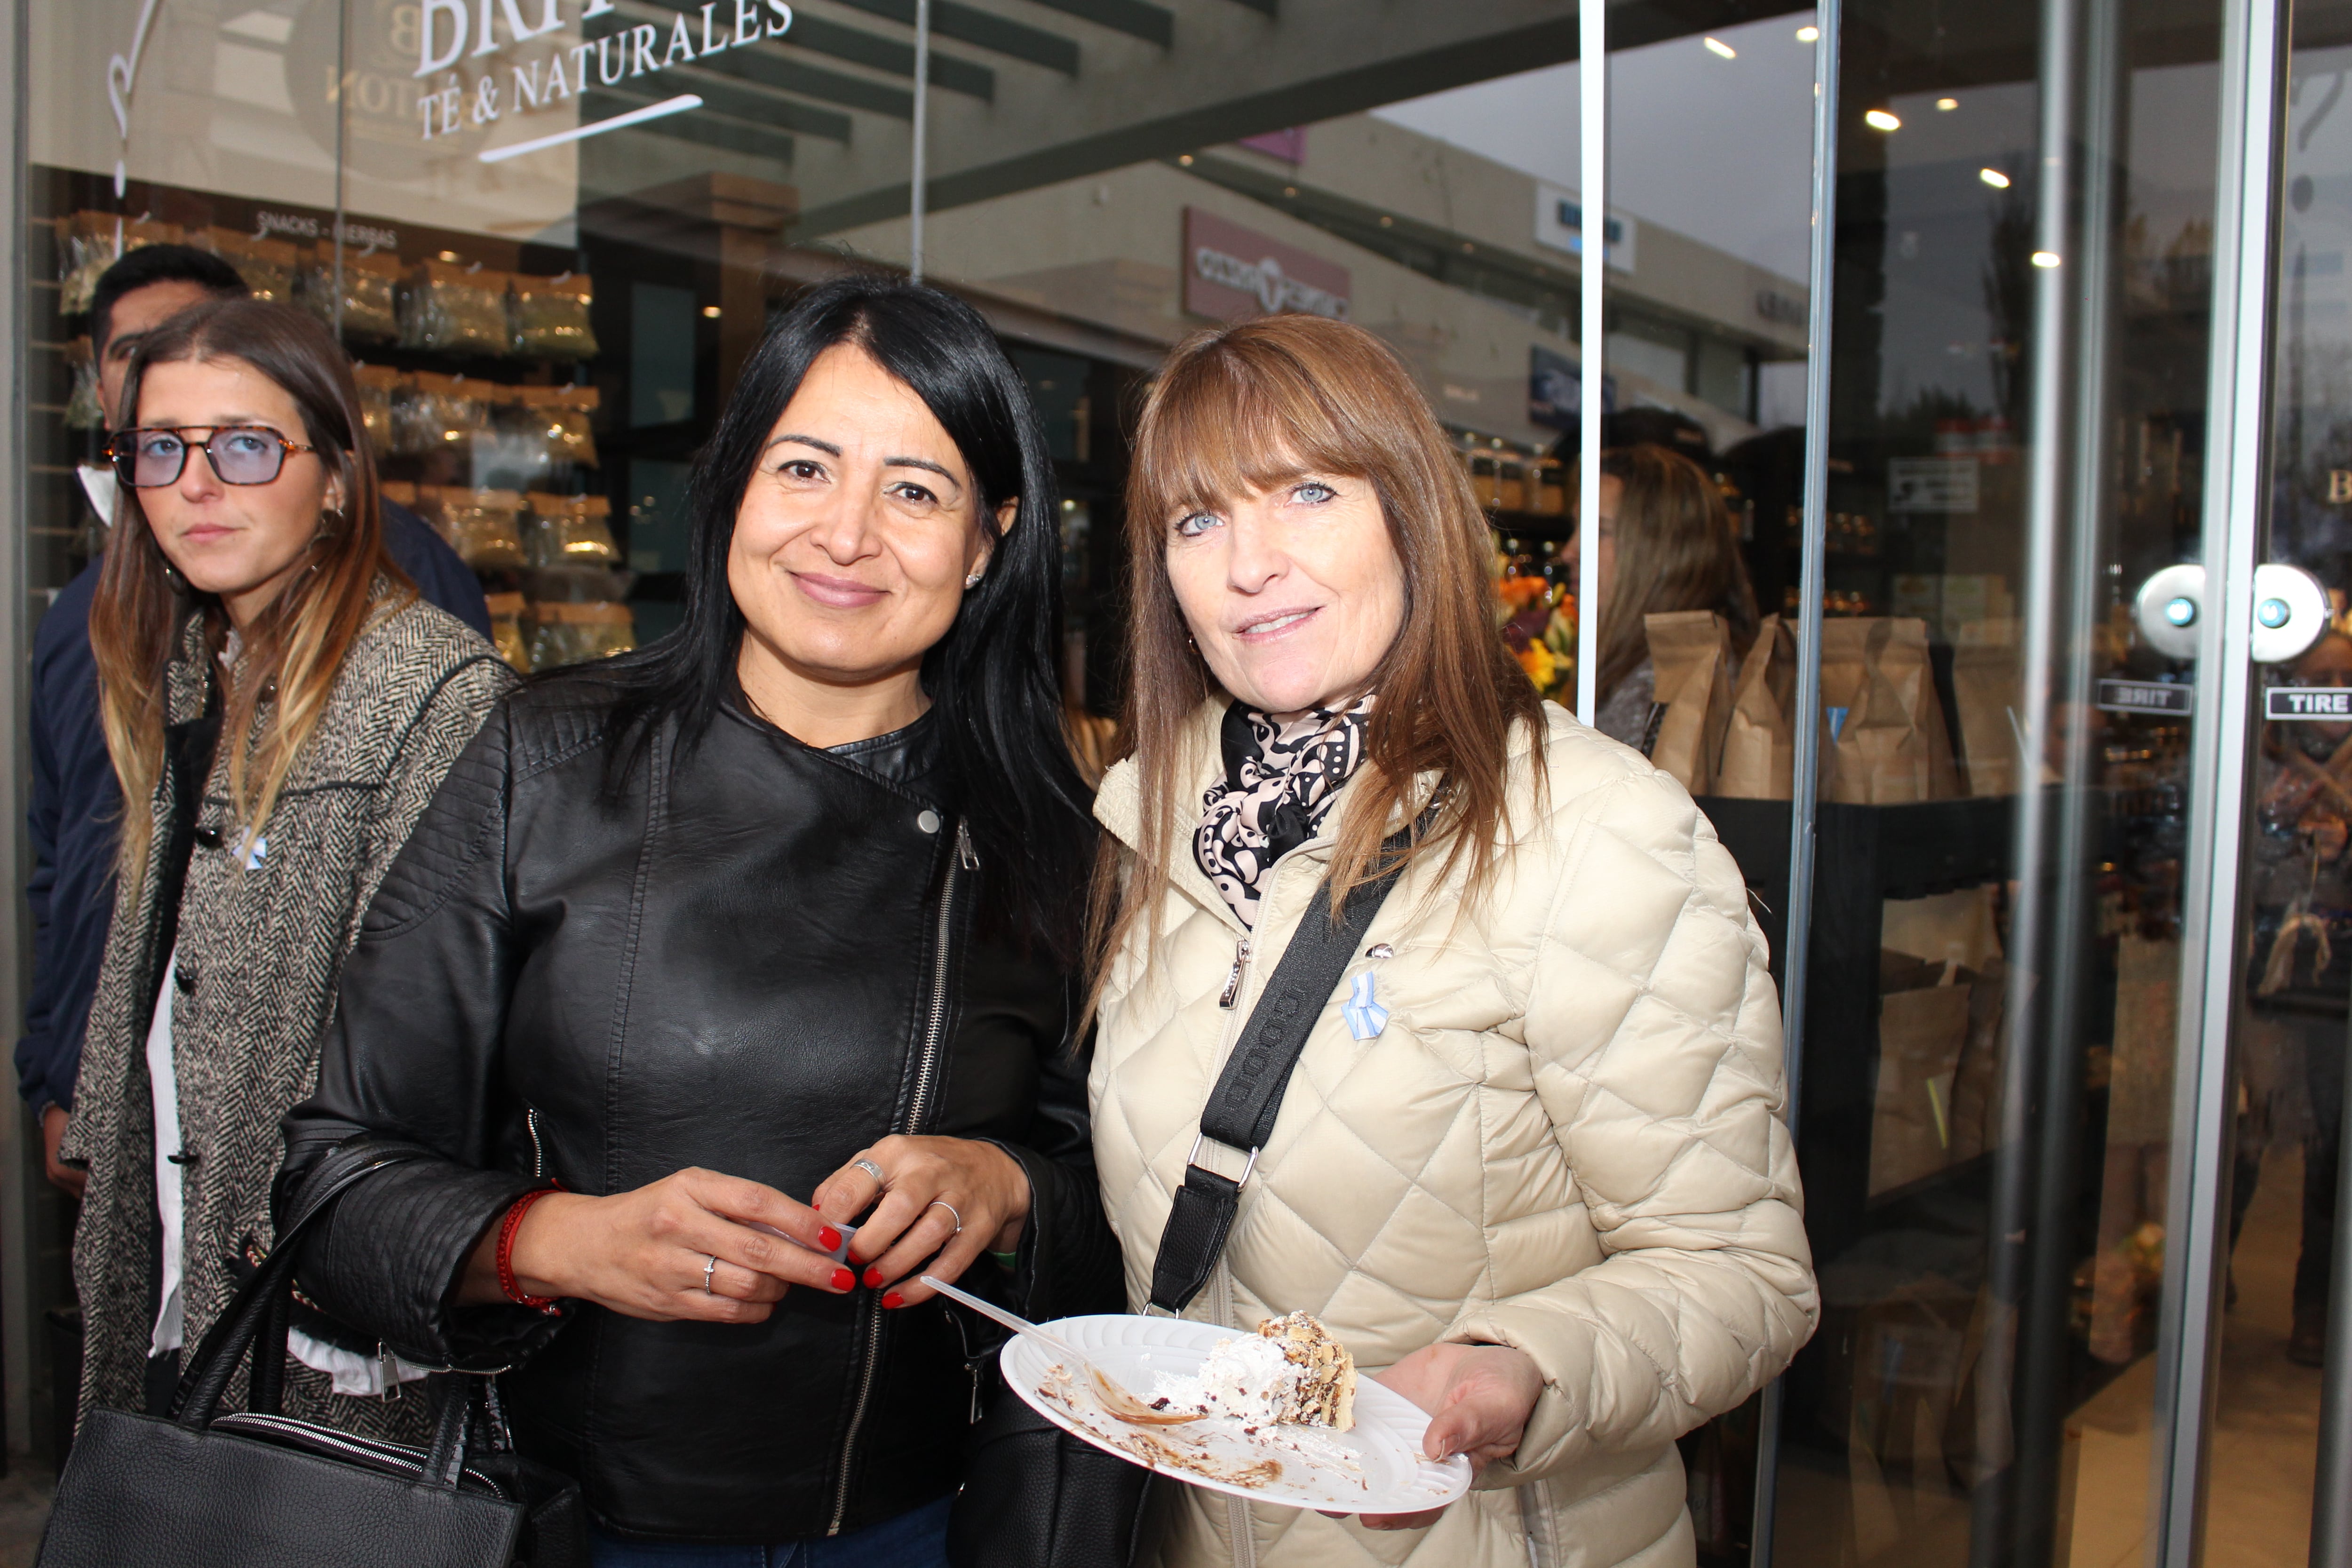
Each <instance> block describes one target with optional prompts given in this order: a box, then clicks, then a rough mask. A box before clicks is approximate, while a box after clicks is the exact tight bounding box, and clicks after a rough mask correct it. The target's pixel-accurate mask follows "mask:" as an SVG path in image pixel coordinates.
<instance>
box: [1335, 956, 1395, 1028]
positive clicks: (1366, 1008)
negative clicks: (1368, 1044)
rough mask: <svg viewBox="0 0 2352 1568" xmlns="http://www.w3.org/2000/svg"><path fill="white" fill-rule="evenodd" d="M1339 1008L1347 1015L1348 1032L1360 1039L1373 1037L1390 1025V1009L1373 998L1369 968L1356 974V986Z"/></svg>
mask: <svg viewBox="0 0 2352 1568" xmlns="http://www.w3.org/2000/svg"><path fill="white" fill-rule="evenodd" d="M1339 1010H1340V1012H1342V1013H1344V1014H1346V1015H1347V1018H1348V1032H1349V1034H1351V1035H1353V1036H1355V1037H1356V1038H1358V1039H1360V1040H1369V1039H1371V1038H1373V1037H1376V1036H1378V1035H1379V1034H1380V1032H1381V1030H1382V1029H1385V1028H1387V1027H1388V1026H1389V1010H1388V1009H1387V1008H1386V1007H1383V1006H1381V1005H1380V1004H1379V1003H1378V1002H1375V1001H1373V1000H1372V972H1371V971H1370V970H1369V969H1367V970H1365V971H1364V972H1363V973H1360V974H1359V975H1357V976H1356V984H1355V988H1354V989H1353V990H1352V991H1350V992H1349V994H1348V1000H1347V1004H1346V1005H1344V1006H1342V1007H1341V1008H1340V1009H1339Z"/></svg>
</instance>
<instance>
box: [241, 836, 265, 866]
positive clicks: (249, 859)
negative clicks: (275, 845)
mask: <svg viewBox="0 0 2352 1568" xmlns="http://www.w3.org/2000/svg"><path fill="white" fill-rule="evenodd" d="M244 848H245V868H246V869H247V870H248V871H257V870H259V869H260V868H261V862H262V861H263V860H264V859H265V858H268V854H269V840H268V839H267V838H247V840H246V841H245V845H244Z"/></svg>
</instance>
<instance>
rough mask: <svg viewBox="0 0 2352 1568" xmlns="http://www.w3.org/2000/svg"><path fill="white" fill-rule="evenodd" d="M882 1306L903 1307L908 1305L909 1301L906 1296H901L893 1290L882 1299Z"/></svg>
mask: <svg viewBox="0 0 2352 1568" xmlns="http://www.w3.org/2000/svg"><path fill="white" fill-rule="evenodd" d="M882 1304H883V1305H884V1306H885V1307H903V1306H905V1305H906V1304H907V1299H906V1298H905V1297H904V1296H901V1295H899V1294H898V1292H897V1291H896V1290H893V1291H891V1292H890V1293H889V1294H888V1295H887V1296H885V1297H883V1298H882Z"/></svg>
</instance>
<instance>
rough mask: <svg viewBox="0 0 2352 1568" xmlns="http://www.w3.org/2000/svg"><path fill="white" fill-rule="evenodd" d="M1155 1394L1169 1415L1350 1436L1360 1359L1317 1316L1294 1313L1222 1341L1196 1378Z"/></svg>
mask: <svg viewBox="0 0 2352 1568" xmlns="http://www.w3.org/2000/svg"><path fill="white" fill-rule="evenodd" d="M1152 1393H1153V1394H1155V1395H1157V1396H1158V1397H1157V1398H1155V1399H1154V1400H1153V1402H1152V1403H1153V1405H1155V1406H1156V1407H1158V1408H1160V1409H1163V1410H1170V1409H1172V1410H1195V1411H1198V1412H1200V1413H1201V1414H1202V1415H1225V1416H1231V1417H1233V1418H1234V1419H1235V1420H1237V1421H1240V1422H1241V1423H1242V1424H1243V1425H1244V1426H1267V1425H1275V1424H1281V1423H1288V1424H1291V1425H1294V1426H1328V1427H1331V1428H1333V1429H1335V1430H1337V1431H1340V1432H1345V1431H1347V1430H1348V1429H1349V1427H1351V1426H1354V1425H1355V1424H1356V1358H1355V1357H1354V1356H1352V1355H1350V1354H1349V1353H1348V1347H1347V1346H1346V1345H1343V1344H1341V1343H1340V1342H1339V1341H1338V1340H1335V1339H1333V1338H1332V1337H1331V1334H1330V1331H1328V1330H1327V1329H1326V1328H1324V1326H1323V1325H1322V1324H1321V1323H1319V1322H1318V1321H1316V1320H1315V1319H1314V1317H1313V1316H1311V1315H1310V1314H1308V1313H1306V1312H1292V1313H1290V1314H1289V1315H1288V1316H1286V1317H1280V1318H1268V1319H1267V1320H1266V1321H1264V1322H1262V1323H1260V1324H1259V1325H1258V1326H1257V1332H1256V1333H1255V1335H1247V1336H1244V1337H1241V1338H1238V1339H1230V1340H1223V1341H1220V1342H1218V1345H1217V1347H1216V1349H1214V1350H1213V1351H1211V1352H1209V1359H1208V1360H1207V1361H1205V1362H1203V1363H1201V1371H1200V1373H1199V1374H1198V1375H1197V1376H1193V1377H1170V1376H1166V1375H1162V1376H1161V1377H1160V1379H1159V1380H1158V1381H1157V1382H1156V1383H1155V1384H1153V1386H1152Z"/></svg>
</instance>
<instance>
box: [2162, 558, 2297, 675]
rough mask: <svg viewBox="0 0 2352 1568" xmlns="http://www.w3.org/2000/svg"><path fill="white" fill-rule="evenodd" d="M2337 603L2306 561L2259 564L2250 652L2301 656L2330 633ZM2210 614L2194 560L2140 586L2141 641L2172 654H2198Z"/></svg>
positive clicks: (2273, 657) (2279, 660) (2280, 659)
mask: <svg viewBox="0 0 2352 1568" xmlns="http://www.w3.org/2000/svg"><path fill="white" fill-rule="evenodd" d="M2333 609H2334V606H2333V605H2330V604H2329V602H2328V598H2327V589H2326V585H2325V584H2322V583H2321V582H2320V580H2319V579H2318V578H2316V577H2315V576H2313V575H2312V574H2310V573H2308V572H2306V571H2305V570H2304V569H2303V568H2302V567H2300V566H2288V565H2284V564H2282V563H2277V562H2265V563H2263V564H2262V565H2260V566H2257V567H2255V568H2254V626H2253V637H2252V645H2251V647H2249V648H2248V650H2247V651H2248V653H2249V655H2250V656H2251V657H2252V659H2253V661H2254V662H2255V663H2256V664H2284V663H2286V662H2287V661H2288V660H2289V659H2294V658H2302V657H2303V655H2304V654H2305V652H2307V651H2308V650H2309V649H2310V647H2311V645H2312V644H2314V643H2315V642H2317V641H2318V640H2319V639H2320V637H2322V636H2323V635H2324V634H2325V633H2326V630H2327V626H2328V621H2329V618H2330V616H2331V615H2332V613H2333ZM2204 616H2205V568H2204V567H2202V566H2200V565H2199V564H2198V563H2196V562H2194V561H2183V562H2179V563H2175V564H2173V565H2170V566H2167V567H2166V568H2165V569H2164V570H2163V571H2161V572H2158V573H2157V574H2155V575H2153V576H2151V577H2150V578H2148V580H2147V582H2145V583H2142V584H2140V585H2139V593H2138V595H2137V596H2136V597H2135V598H2134V599H2133V601H2132V619H2133V620H2134V621H2135V622H2137V625H2138V626H2139V635H2140V640H2141V641H2142V642H2145V643H2146V644H2147V646H2148V647H2152V648H2154V649H2155V650H2156V651H2157V652H2158V653H2160V654H2162V655H2164V656H2165V657H2166V658H2196V657H2197V638H2198V634H2199V629H2200V628H2199V625H2198V623H2199V622H2200V621H2201V620H2203V619H2204Z"/></svg>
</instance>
